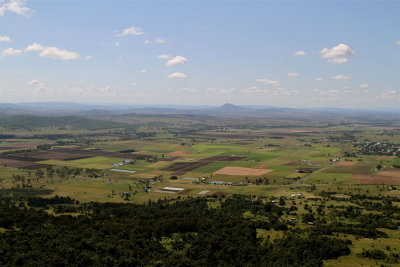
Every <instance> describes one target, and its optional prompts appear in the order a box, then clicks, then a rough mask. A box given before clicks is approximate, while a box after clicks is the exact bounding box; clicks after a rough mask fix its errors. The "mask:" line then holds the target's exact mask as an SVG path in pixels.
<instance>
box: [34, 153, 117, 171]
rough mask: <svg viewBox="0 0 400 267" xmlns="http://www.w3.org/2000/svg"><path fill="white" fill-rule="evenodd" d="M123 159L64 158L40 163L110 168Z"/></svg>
mask: <svg viewBox="0 0 400 267" xmlns="http://www.w3.org/2000/svg"><path fill="white" fill-rule="evenodd" d="M121 161H122V159H119V158H111V157H101V156H99V157H93V158H87V159H77V160H71V161H63V160H45V161H40V162H39V163H44V164H50V165H57V166H69V167H77V168H95V169H110V168H113V167H114V166H113V164H115V163H118V162H121Z"/></svg>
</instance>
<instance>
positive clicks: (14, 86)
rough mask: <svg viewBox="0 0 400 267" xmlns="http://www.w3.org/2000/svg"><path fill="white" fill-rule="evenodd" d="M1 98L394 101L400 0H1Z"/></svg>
mask: <svg viewBox="0 0 400 267" xmlns="http://www.w3.org/2000/svg"><path fill="white" fill-rule="evenodd" d="M0 69H1V73H0V102H30V101H74V102H85V103H121V104H122V103H123V104H180V105H182V104H184V105H220V104H224V103H226V102H229V103H234V104H245V105H275V106H286V107H347V108H388V107H399V106H400V98H399V90H400V85H399V84H400V82H399V80H400V2H399V1H387V2H385V1H332V2H331V1H319V2H317V1H298V2H295V1H284V2H278V1H254V2H252V1H220V2H217V1H186V2H183V1H151V2H144V1H143V2H142V1H25V2H24V1H20V0H3V1H2V0H0Z"/></svg>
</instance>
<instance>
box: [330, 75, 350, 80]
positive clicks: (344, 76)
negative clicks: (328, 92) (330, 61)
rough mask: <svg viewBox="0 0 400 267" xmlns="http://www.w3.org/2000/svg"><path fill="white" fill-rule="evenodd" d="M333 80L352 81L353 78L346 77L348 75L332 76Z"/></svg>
mask: <svg viewBox="0 0 400 267" xmlns="http://www.w3.org/2000/svg"><path fill="white" fill-rule="evenodd" d="M331 79H333V80H350V79H351V77H350V76H346V75H335V76H332V77H331Z"/></svg>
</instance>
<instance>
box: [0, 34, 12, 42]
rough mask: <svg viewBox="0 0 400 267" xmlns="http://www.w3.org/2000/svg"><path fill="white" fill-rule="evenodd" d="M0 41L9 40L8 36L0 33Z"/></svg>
mask: <svg viewBox="0 0 400 267" xmlns="http://www.w3.org/2000/svg"><path fill="white" fill-rule="evenodd" d="M0 42H11V38H10V36H5V35H0Z"/></svg>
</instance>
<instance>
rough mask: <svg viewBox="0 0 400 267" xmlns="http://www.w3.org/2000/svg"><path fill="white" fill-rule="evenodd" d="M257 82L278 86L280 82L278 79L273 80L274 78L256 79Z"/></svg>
mask: <svg viewBox="0 0 400 267" xmlns="http://www.w3.org/2000/svg"><path fill="white" fill-rule="evenodd" d="M256 82H258V83H263V84H265V85H273V86H278V85H279V82H278V81H273V80H268V79H264V78H263V79H256Z"/></svg>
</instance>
